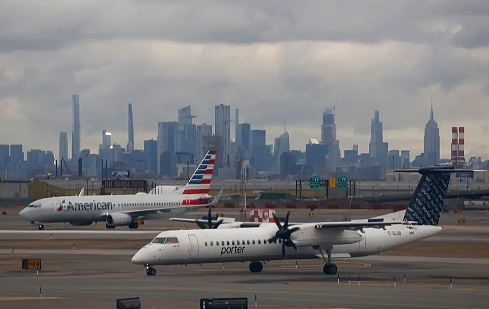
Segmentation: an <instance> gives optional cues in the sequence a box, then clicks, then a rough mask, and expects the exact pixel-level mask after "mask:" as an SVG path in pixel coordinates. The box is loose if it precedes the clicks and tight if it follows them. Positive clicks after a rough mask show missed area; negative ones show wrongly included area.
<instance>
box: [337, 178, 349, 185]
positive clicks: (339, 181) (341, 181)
mask: <svg viewBox="0 0 489 309" xmlns="http://www.w3.org/2000/svg"><path fill="white" fill-rule="evenodd" d="M336 187H338V188H347V187H348V178H346V176H340V177H338V179H337V181H336Z"/></svg>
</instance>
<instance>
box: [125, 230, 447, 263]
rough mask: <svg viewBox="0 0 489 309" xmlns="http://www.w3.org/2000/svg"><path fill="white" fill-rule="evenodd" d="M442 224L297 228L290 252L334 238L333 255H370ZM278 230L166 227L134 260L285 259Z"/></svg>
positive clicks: (290, 255)
mask: <svg viewBox="0 0 489 309" xmlns="http://www.w3.org/2000/svg"><path fill="white" fill-rule="evenodd" d="M441 229H442V228H441V227H438V226H411V225H393V226H388V227H386V229H382V228H365V229H363V232H361V231H338V230H336V231H334V230H331V231H328V232H327V234H318V233H316V234H308V233H307V232H306V233H305V234H301V233H297V234H294V235H293V237H292V240H293V241H294V242H295V243H296V244H297V245H298V251H297V252H296V251H295V250H294V249H293V248H290V247H286V251H285V253H286V254H285V258H286V259H313V258H318V257H321V253H320V251H319V250H320V249H322V248H326V247H328V246H329V247H330V246H331V244H332V242H334V243H335V244H334V245H333V246H332V255H333V257H356V256H366V255H370V254H376V253H380V252H383V251H386V250H389V249H392V248H395V247H398V246H401V245H404V244H407V243H410V242H413V241H417V240H420V239H423V238H427V237H430V236H432V235H435V234H437V233H438V232H440V231H441ZM275 231H276V228H274V227H273V226H270V227H258V228H241V229H202V230H179V231H165V232H162V233H160V234H159V235H158V236H157V237H156V238H155V239H154V240H153V241H152V242H151V243H149V244H147V245H146V246H144V247H143V248H141V249H140V250H139V251H138V252H137V253H136V254H135V255H134V257H133V258H132V262H133V263H135V264H150V265H174V264H195V263H223V262H238V261H239V262H245V261H267V260H279V259H282V243H281V240H277V241H275V242H269V239H270V238H271V237H272V236H273V235H274V234H275ZM312 233H314V232H312ZM338 243H340V244H338ZM308 244H311V245H308ZM313 244H316V245H313Z"/></svg>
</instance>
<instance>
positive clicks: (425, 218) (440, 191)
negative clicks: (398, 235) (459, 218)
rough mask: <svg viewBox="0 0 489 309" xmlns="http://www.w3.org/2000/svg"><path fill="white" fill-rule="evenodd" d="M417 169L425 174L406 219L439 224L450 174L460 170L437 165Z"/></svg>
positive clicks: (418, 222)
mask: <svg viewBox="0 0 489 309" xmlns="http://www.w3.org/2000/svg"><path fill="white" fill-rule="evenodd" d="M399 171H408V170H399ZM416 171H417V172H419V173H420V174H421V175H423V176H422V177H421V180H420V181H419V183H418V186H417V187H416V191H414V195H413V197H412V198H411V201H410V202H409V206H408V207H407V208H406V214H405V215H404V221H415V222H417V224H418V225H438V222H439V221H440V214H441V211H442V207H443V200H444V199H445V193H446V192H447V190H448V185H449V183H450V175H451V173H454V172H458V171H459V170H456V169H455V168H454V167H440V166H436V167H425V168H421V169H419V170H416ZM466 171H467V170H466Z"/></svg>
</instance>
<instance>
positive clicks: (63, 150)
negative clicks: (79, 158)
mask: <svg viewBox="0 0 489 309" xmlns="http://www.w3.org/2000/svg"><path fill="white" fill-rule="evenodd" d="M61 159H64V160H65V161H66V160H68V133H66V132H61V133H60V134H59V157H58V161H59V162H60V160H61ZM59 164H61V162H60V163H59Z"/></svg>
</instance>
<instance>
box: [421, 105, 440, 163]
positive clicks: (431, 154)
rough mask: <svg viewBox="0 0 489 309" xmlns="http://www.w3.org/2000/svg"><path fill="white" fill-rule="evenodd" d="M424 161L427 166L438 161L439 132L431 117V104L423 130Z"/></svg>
mask: <svg viewBox="0 0 489 309" xmlns="http://www.w3.org/2000/svg"><path fill="white" fill-rule="evenodd" d="M424 159H425V161H426V163H425V164H426V165H427V166H431V165H435V164H438V162H439V161H440V130H439V129H438V124H437V123H436V121H435V119H434V117H433V104H431V111H430V120H428V123H426V127H425V129H424Z"/></svg>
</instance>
